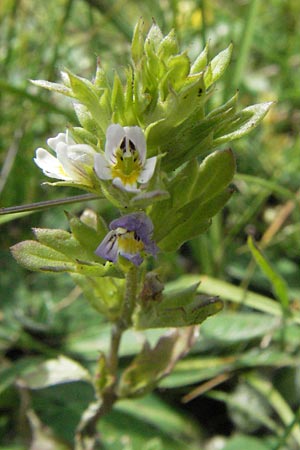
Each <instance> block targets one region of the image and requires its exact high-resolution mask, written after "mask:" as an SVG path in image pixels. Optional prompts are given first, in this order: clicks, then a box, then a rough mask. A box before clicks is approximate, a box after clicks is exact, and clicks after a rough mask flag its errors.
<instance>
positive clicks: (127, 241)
mask: <svg viewBox="0 0 300 450" xmlns="http://www.w3.org/2000/svg"><path fill="white" fill-rule="evenodd" d="M119 230H124V229H122V228H120V229H117V232H118V247H119V250H120V251H121V252H124V253H130V254H135V253H138V252H140V251H141V250H143V249H144V244H143V242H142V241H141V240H139V239H138V238H136V236H135V233H134V231H127V230H124V231H119Z"/></svg>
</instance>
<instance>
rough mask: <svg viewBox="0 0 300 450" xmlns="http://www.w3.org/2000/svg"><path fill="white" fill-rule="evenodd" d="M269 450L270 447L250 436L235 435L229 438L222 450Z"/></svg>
mask: <svg viewBox="0 0 300 450" xmlns="http://www.w3.org/2000/svg"><path fill="white" fill-rule="evenodd" d="M242 448H243V449H247V450H270V446H269V445H268V444H267V443H265V442H263V440H262V439H258V438H255V437H252V436H243V435H236V436H233V437H232V438H230V439H229V440H228V441H227V443H226V444H225V447H223V450H241V449H242Z"/></svg>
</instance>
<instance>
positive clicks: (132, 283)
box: [121, 266, 138, 328]
mask: <svg viewBox="0 0 300 450" xmlns="http://www.w3.org/2000/svg"><path fill="white" fill-rule="evenodd" d="M137 285H138V269H137V267H136V266H132V267H131V268H130V269H129V270H128V272H127V276H126V291H125V298H124V306H123V313H122V317H121V321H122V323H123V326H124V327H125V328H129V327H130V326H131V323H132V319H131V317H132V313H133V310H134V307H135V305H136V296H137Z"/></svg>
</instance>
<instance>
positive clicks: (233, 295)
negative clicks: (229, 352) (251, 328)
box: [168, 275, 300, 324]
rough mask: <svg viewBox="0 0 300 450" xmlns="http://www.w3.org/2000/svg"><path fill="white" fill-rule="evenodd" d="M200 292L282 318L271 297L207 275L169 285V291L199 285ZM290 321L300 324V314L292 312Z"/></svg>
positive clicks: (185, 278) (193, 276)
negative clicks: (193, 284) (194, 284)
mask: <svg viewBox="0 0 300 450" xmlns="http://www.w3.org/2000/svg"><path fill="white" fill-rule="evenodd" d="M199 280H200V283H201V284H200V286H199V292H202V293H204V294H206V295H212V296H220V297H222V299H226V300H229V301H231V302H233V303H237V304H239V305H243V306H247V307H249V308H253V309H256V310H257V311H261V312H265V313H268V314H270V315H272V316H276V317H282V307H281V305H279V303H278V302H277V301H275V300H273V299H271V298H270V297H266V296H265V295H261V294H257V293H256V292H252V291H245V289H243V288H242V287H239V286H235V285H233V284H231V283H228V282H226V281H222V280H219V279H217V278H213V277H209V276H207V275H204V276H200V277H199V275H184V276H182V277H180V278H179V279H178V280H176V281H174V282H172V283H169V284H168V286H169V289H171V288H172V289H181V288H183V287H185V286H186V285H187V284H188V285H189V284H192V283H199ZM290 313H291V315H290V317H289V320H291V321H293V322H294V323H297V324H300V314H299V312H297V311H290Z"/></svg>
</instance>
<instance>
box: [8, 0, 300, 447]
mask: <svg viewBox="0 0 300 450" xmlns="http://www.w3.org/2000/svg"><path fill="white" fill-rule="evenodd" d="M140 16H142V17H143V18H144V21H145V28H146V29H147V28H148V27H150V26H151V23H152V20H153V19H152V18H154V19H155V21H156V22H157V23H158V25H159V26H160V27H161V29H162V31H163V33H164V34H166V33H168V32H169V30H170V29H171V28H175V30H176V32H177V36H178V39H179V42H180V45H181V48H182V49H184V48H187V49H188V52H189V55H190V57H191V59H193V58H194V57H195V56H196V55H197V54H198V53H199V51H200V50H201V48H203V46H204V43H205V42H209V48H210V56H214V55H215V54H217V53H218V52H219V51H220V50H222V49H224V48H225V47H226V46H227V45H228V44H229V43H230V42H231V41H232V42H233V44H234V53H233V59H232V62H231V65H230V67H229V68H228V69H227V72H226V74H225V76H224V77H223V78H222V80H221V81H220V82H219V83H218V85H217V88H216V90H215V93H214V96H213V98H212V100H211V104H210V107H216V106H218V104H221V102H223V101H224V100H226V99H228V98H229V97H230V96H231V95H232V94H233V93H234V92H235V91H236V90H237V89H238V90H239V94H240V105H241V107H243V106H248V105H249V104H253V103H258V102H264V101H270V100H274V101H275V102H276V103H275V105H274V106H273V108H272V110H271V112H270V113H269V114H268V116H267V117H266V119H265V120H264V121H263V124H262V125H260V126H259V127H258V129H257V130H255V131H254V132H253V133H252V134H250V135H249V136H248V137H246V138H243V139H241V140H240V141H235V142H234V144H233V150H234V151H235V153H236V156H237V163H238V175H237V176H236V179H235V185H236V187H237V193H236V194H235V195H234V197H233V198H232V199H231V201H230V203H229V206H228V207H227V208H226V210H225V211H224V213H223V214H222V216H218V217H217V218H215V220H214V222H213V226H212V228H211V229H210V230H209V232H208V233H207V234H206V235H204V236H201V237H200V238H197V239H195V240H193V241H192V242H191V243H189V244H187V245H185V246H184V247H183V248H182V249H181V251H180V253H179V254H168V255H166V256H162V257H161V260H160V263H161V264H162V265H163V267H164V272H165V276H166V278H168V279H169V280H170V281H172V280H176V279H178V280H179V281H178V283H185V281H186V278H184V274H185V273H186V272H188V273H190V274H191V275H190V276H191V277H193V276H194V277H197V274H201V276H203V284H202V286H203V291H204V292H207V293H210V294H217V295H220V296H221V298H223V299H224V300H226V304H225V310H224V312H222V313H221V314H220V315H218V316H216V317H215V318H212V319H210V320H209V321H208V322H207V323H205V325H203V327H201V333H200V337H199V341H198V343H197V345H196V347H195V349H194V351H193V353H192V355H190V356H189V357H188V358H187V359H186V360H184V361H183V362H181V363H179V364H178V367H177V368H176V370H175V372H174V374H173V375H172V376H171V377H170V378H169V379H166V380H164V381H163V383H162V385H161V389H159V390H158V391H157V392H156V394H155V395H153V396H149V397H147V398H146V399H144V400H142V401H141V400H139V401H138V403H137V405H139V406H138V407H137V406H134V401H133V402H129V401H128V402H124V403H123V402H122V403H120V405H119V406H118V407H117V409H116V411H115V412H114V413H112V414H110V415H109V416H108V418H107V419H106V420H105V421H104V423H103V427H102V431H103V435H104V436H105V445H106V447H105V448H111V449H118V448H122V449H123V448H126V449H128V450H129V449H136V448H143V449H149V450H150V449H167V450H168V449H173V448H174V449H184V448H187V449H205V450H217V449H218V450H219V449H226V450H234V449H242V448H244V449H246V450H251V449H252V448H253V449H255V450H260V449H272V450H276V449H289V450H290V449H291V450H293V449H295V450H296V449H298V448H300V427H299V425H298V421H299V416H300V412H299V411H300V410H299V405H300V371H299V367H298V366H299V362H300V329H299V324H300V320H299V316H298V311H299V309H300V276H299V264H300V221H299V218H300V211H299V185H300V140H299V131H300V83H299V79H300V45H299V42H300V3H299V1H298V0H269V1H267V2H263V1H262V0H230V1H229V0H227V1H224V0H223V1H217V0H211V1H208V0H202V1H201V0H198V1H196V0H164V1H156V0H155V1H143V2H139V1H134V0H130V1H126V2H125V1H123V0H113V1H111V2H109V1H108V0H104V1H103V0H49V1H48V2H41V1H37V0H1V3H0V31H1V32H0V67H1V73H0V102H1V107H0V130H1V131H0V162H1V174H0V196H1V207H8V206H12V205H21V204H26V203H31V202H37V201H43V200H49V199H57V198H63V197H66V196H69V195H73V194H78V193H79V192H78V191H74V190H72V189H68V188H54V187H47V186H41V183H42V182H43V181H45V177H44V176H43V175H42V173H41V171H40V170H39V169H38V168H37V167H36V166H35V164H34V163H33V161H32V158H33V155H34V150H35V149H36V148H37V147H39V146H41V147H44V146H45V142H46V139H47V138H48V137H52V136H54V135H56V134H57V133H58V132H62V131H64V130H65V128H66V126H67V125H68V124H76V118H75V115H74V113H73V109H72V105H71V102H70V101H68V100H66V99H64V98H62V97H59V96H58V95H56V94H52V93H50V92H47V91H42V90H41V89H38V88H37V87H35V86H33V85H31V84H30V82H29V80H30V79H46V80H50V81H57V80H58V79H59V71H60V70H61V69H63V68H65V67H67V68H69V69H70V70H71V71H73V72H74V73H76V74H78V75H81V76H84V77H86V78H92V76H93V74H94V72H95V67H96V60H97V58H98V57H99V58H100V61H101V64H102V65H103V67H104V68H105V69H107V70H108V71H109V73H110V75H111V76H113V70H114V69H116V70H118V69H120V68H122V67H124V66H126V65H128V63H129V61H130V41H131V37H132V31H133V28H134V26H135V23H136V22H137V20H138V18H139V17H140ZM93 205H94V206H96V207H97V208H99V207H100V209H101V211H102V212H103V214H104V216H106V217H107V218H108V217H110V216H112V215H113V211H111V210H110V209H109V207H108V206H107V205H106V204H105V203H102V204H100V205H99V204H95V202H94V203H93V202H90V203H85V204H81V203H79V204H75V205H70V206H68V207H66V206H64V207H57V208H52V209H48V210H45V211H43V212H39V213H34V214H28V213H24V214H22V215H21V217H19V216H18V217H15V216H11V215H2V216H0V225H1V235H0V241H1V249H0V252H1V262H0V264H1V307H0V350H1V355H0V358H1V359H0V360H1V367H0V394H1V395H0V414H1V416H0V445H1V448H3V449H4V448H7V449H13V448H14V449H17V448H18V449H23V448H28V447H27V446H28V445H31V447H30V448H32V449H33V448H36V449H41V450H43V448H46V447H43V446H42V443H41V442H42V441H39V440H38V439H44V440H45V442H46V441H47V440H48V441H47V442H48V443H49V445H52V447H49V448H53V449H56V448H71V447H72V436H73V434H74V428H75V426H76V424H77V422H78V420H79V417H80V414H81V413H82V411H83V409H84V407H85V406H86V405H87V403H88V402H89V401H90V400H92V393H91V389H90V387H89V386H88V385H86V384H84V383H68V384H64V385H60V386H54V387H48V388H46V389H37V390H35V391H33V393H31V394H29V393H28V392H24V390H22V388H21V387H20V384H18V383H17V380H18V377H19V376H20V375H22V374H24V373H26V370H27V369H28V368H32V367H35V366H36V365H37V363H38V362H39V361H41V360H44V359H45V358H49V357H55V356H57V355H59V354H65V355H68V356H70V357H72V358H74V359H77V360H78V361H80V362H81V363H82V364H83V365H85V366H86V367H88V368H92V370H93V365H94V362H95V359H96V358H97V356H98V351H99V349H101V350H103V349H105V348H106V346H107V338H108V328H107V326H106V325H105V324H104V323H101V320H100V319H99V318H98V317H95V314H94V312H93V311H92V309H91V308H90V306H89V305H88V304H87V303H85V301H84V299H83V298H82V296H81V293H80V290H79V289H78V288H74V285H73V283H72V280H70V279H69V278H68V277H67V276H64V275H60V276H59V277H52V276H50V275H49V276H48V275H40V274H38V275H37V274H34V273H29V272H27V271H25V270H23V269H22V268H20V267H19V266H17V264H16V263H15V261H14V260H13V259H12V257H11V255H10V252H9V247H10V246H11V245H13V244H15V243H16V242H19V241H21V240H23V239H28V238H29V239H31V238H32V234H31V227H48V228H60V227H61V228H66V226H67V225H66V222H67V221H66V219H65V215H64V210H65V209H67V210H68V211H72V212H74V213H76V214H77V213H78V214H79V213H80V212H82V211H83V209H84V208H85V207H91V208H93ZM249 232H251V233H252V234H253V235H254V236H255V239H256V240H257V241H259V245H260V248H262V249H263V252H264V255H265V256H266V258H267V260H269V261H271V264H272V270H273V272H272V273H271V274H270V272H268V270H266V267H267V268H268V267H269V266H268V263H267V262H266V261H267V260H264V263H263V264H262V265H261V267H260V268H259V267H256V264H255V263H254V261H253V260H252V257H251V253H250V251H249V248H248V247H247V243H246V240H247V234H248V233H249ZM264 268H265V270H264ZM268 274H269V275H268ZM204 276H206V277H204ZM278 283H279V284H280V283H281V284H280V285H281V286H283V289H284V291H285V292H286V293H287V295H288V298H289V302H290V303H289V308H288V311H286V310H284V308H283V306H282V304H281V303H280V301H281V298H280V295H278V290H276V286H278ZM247 289H249V292H250V294H249V293H248V295H246V294H245V293H246V291H247ZM270 301H272V303H270ZM152 338H155V334H154V335H153V336H152V335H151V333H150V339H152ZM138 345H139V342H138V338H137V337H136V336H135V335H134V334H133V335H128V336H127V338H126V339H125V342H124V345H123V347H122V355H123V361H124V363H125V362H126V360H127V358H128V357H130V356H131V355H133V354H134V353H135V352H136V351H137V348H138ZM208 381H211V382H212V383H211V384H208V385H206V384H205V383H206V382H208ZM202 383H204V384H202ZM78 384H79V385H78ZM199 384H201V386H202V391H203V393H202V395H199V396H198V395H196V394H195V399H194V400H192V401H190V402H188V403H184V404H183V403H182V402H181V399H182V397H183V396H184V395H186V394H187V393H189V392H190V391H192V390H193V389H195V388H196V386H198V385H199ZM26 402H27V403H26ZM28 402H29V404H30V407H32V408H31V411H35V413H36V414H37V415H38V417H39V419H37V418H36V416H30V415H29V417H27V419H26V418H25V412H26V410H27V409H28ZM26 405H27V406H26ZM26 408H27V409H26ZM40 421H42V422H43V423H44V424H47V425H48V427H49V429H47V430H45V429H44V428H43V426H42V424H41V422H40ZM39 433H40V435H39ZM31 435H33V439H31V444H28V442H30V436H31ZM39 436H42V438H41V437H39ZM57 439H58V440H59V441H60V442H61V441H62V442H63V444H61V443H58V441H57ZM34 445H35V446H36V447H34ZM60 445H62V447H59V446H60ZM47 448H48V447H47Z"/></svg>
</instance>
